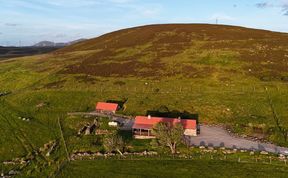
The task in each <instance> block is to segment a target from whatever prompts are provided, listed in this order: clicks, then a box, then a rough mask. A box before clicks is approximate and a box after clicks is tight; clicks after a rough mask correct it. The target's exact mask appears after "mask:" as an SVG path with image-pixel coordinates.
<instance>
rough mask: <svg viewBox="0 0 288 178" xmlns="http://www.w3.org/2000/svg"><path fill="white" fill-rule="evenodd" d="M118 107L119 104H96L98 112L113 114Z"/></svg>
mask: <svg viewBox="0 0 288 178" xmlns="http://www.w3.org/2000/svg"><path fill="white" fill-rule="evenodd" d="M117 109H118V104H115V103H105V102H98V103H97V104H96V112H100V113H106V114H111V113H115V112H116V111H117Z"/></svg>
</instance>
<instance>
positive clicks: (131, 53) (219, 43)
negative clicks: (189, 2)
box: [56, 24, 288, 81]
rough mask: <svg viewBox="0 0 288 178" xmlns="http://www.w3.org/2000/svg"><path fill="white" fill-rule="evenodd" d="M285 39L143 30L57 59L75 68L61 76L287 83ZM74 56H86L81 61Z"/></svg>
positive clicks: (198, 29) (192, 29)
mask: <svg viewBox="0 0 288 178" xmlns="http://www.w3.org/2000/svg"><path fill="white" fill-rule="evenodd" d="M287 49H288V34H287V33H279V32H272V31H265V30H258V29H250V28H244V27H237V26H226V25H209V24H167V25H148V26H141V27H135V28H130V29H124V30H119V31H116V32H112V33H109V34H105V35H103V36H100V37H98V38H94V39H90V40H87V41H83V42H79V43H77V44H74V45H71V46H68V47H65V48H63V49H60V50H58V51H57V52H56V53H58V54H65V53H70V52H74V54H71V56H72V57H71V56H70V57H71V58H72V59H73V55H75V57H74V58H77V60H78V61H79V62H78V64H73V65H70V66H67V68H66V69H65V70H63V73H70V74H79V73H80V74H81V73H83V74H89V75H95V76H122V77H125V76H139V77H157V78H159V77H162V76H163V77H164V76H183V77H194V78H197V77H198V78H199V77H200V78H203V77H212V76H214V77H217V78H219V79H224V78H227V76H231V75H236V74H246V75H248V76H254V77H257V78H258V79H261V80H285V81H286V80H288V79H287V76H288V51H287ZM75 51H86V52H85V53H86V55H85V56H83V57H82V58H81V59H78V58H79V57H78V56H77V55H76V54H75Z"/></svg>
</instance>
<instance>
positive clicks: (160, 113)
mask: <svg viewBox="0 0 288 178" xmlns="http://www.w3.org/2000/svg"><path fill="white" fill-rule="evenodd" d="M146 114H147V115H150V116H154V117H169V118H178V117H180V118H181V119H192V120H196V122H197V124H198V119H199V115H198V114H193V113H190V112H188V111H183V112H180V111H178V110H171V111H170V110H169V109H168V107H166V106H160V107H159V108H158V109H157V110H148V111H147V112H146Z"/></svg>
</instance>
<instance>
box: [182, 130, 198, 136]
mask: <svg viewBox="0 0 288 178" xmlns="http://www.w3.org/2000/svg"><path fill="white" fill-rule="evenodd" d="M184 135H187V136H197V130H196V129H185V131H184Z"/></svg>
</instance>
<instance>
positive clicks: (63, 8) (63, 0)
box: [0, 0, 288, 46]
mask: <svg viewBox="0 0 288 178" xmlns="http://www.w3.org/2000/svg"><path fill="white" fill-rule="evenodd" d="M216 19H218V23H219V24H228V25H237V26H244V27H251V28H260V29H267V30H272V31H281V32H287V33H288V0H0V45H2V46H12V45H14V46H19V45H21V46H28V45H32V44H35V43H36V42H39V41H43V40H49V41H54V42H67V41H72V40H76V39H80V38H93V37H97V36H100V35H102V34H105V33H108V32H111V31H115V30H119V29H123V28H128V27H134V26H140V25H148V24H165V23H209V24H215V23H216Z"/></svg>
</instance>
